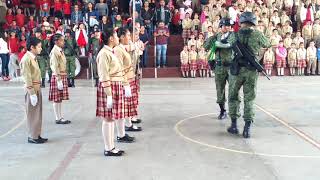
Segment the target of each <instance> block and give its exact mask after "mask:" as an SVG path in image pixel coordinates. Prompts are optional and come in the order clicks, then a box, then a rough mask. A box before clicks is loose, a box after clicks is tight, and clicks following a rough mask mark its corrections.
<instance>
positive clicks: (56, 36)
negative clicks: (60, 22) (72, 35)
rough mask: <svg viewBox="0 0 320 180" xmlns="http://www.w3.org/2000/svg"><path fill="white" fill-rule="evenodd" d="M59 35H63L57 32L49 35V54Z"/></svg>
mask: <svg viewBox="0 0 320 180" xmlns="http://www.w3.org/2000/svg"><path fill="white" fill-rule="evenodd" d="M61 37H63V35H62V34H59V33H57V34H55V35H53V36H52V37H51V39H50V41H49V42H50V51H49V54H50V52H51V50H52V49H53V47H54V45H55V44H56V42H57V41H58V40H59V39H60V38H61Z"/></svg>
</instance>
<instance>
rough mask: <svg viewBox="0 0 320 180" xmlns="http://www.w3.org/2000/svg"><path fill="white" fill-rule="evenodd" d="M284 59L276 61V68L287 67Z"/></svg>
mask: <svg viewBox="0 0 320 180" xmlns="http://www.w3.org/2000/svg"><path fill="white" fill-rule="evenodd" d="M286 63H287V62H286V60H285V59H278V60H277V68H285V67H286V66H287V64H286Z"/></svg>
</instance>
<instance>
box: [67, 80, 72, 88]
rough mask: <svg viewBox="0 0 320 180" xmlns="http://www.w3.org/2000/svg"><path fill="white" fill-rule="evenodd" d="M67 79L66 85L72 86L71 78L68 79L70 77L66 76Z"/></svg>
mask: <svg viewBox="0 0 320 180" xmlns="http://www.w3.org/2000/svg"><path fill="white" fill-rule="evenodd" d="M67 81H68V87H72V84H71V79H70V78H67Z"/></svg>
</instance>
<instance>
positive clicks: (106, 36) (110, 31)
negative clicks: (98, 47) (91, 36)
mask: <svg viewBox="0 0 320 180" xmlns="http://www.w3.org/2000/svg"><path fill="white" fill-rule="evenodd" d="M113 34H114V31H113V29H111V28H108V29H106V30H104V31H103V32H102V33H101V40H102V43H103V45H108V44H109V41H110V37H112V36H113Z"/></svg>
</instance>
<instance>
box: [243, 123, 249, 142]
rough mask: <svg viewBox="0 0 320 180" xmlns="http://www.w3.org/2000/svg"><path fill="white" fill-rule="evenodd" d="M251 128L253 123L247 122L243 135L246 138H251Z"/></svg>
mask: <svg viewBox="0 0 320 180" xmlns="http://www.w3.org/2000/svg"><path fill="white" fill-rule="evenodd" d="M250 126H251V121H246V123H245V125H244V128H243V133H242V135H243V137H244V138H250Z"/></svg>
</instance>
